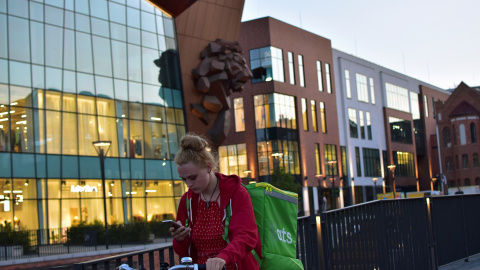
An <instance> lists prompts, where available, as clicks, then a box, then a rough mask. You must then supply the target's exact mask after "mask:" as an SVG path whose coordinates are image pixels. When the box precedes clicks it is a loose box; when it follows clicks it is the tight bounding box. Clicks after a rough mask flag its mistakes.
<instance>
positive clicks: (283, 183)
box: [271, 168, 302, 194]
mask: <svg viewBox="0 0 480 270" xmlns="http://www.w3.org/2000/svg"><path fill="white" fill-rule="evenodd" d="M271 179H272V182H271V184H272V185H274V186H275V187H277V188H279V189H282V190H286V191H291V192H295V193H297V194H299V193H300V191H301V188H302V186H301V185H300V184H299V183H297V182H296V181H295V177H294V176H293V175H292V174H291V173H290V172H288V173H286V172H285V168H279V169H276V170H274V171H273V174H272V178H271Z"/></svg>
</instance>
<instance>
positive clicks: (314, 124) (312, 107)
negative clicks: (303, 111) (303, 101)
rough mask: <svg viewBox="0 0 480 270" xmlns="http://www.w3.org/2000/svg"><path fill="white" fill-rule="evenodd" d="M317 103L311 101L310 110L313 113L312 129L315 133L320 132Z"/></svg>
mask: <svg viewBox="0 0 480 270" xmlns="http://www.w3.org/2000/svg"><path fill="white" fill-rule="evenodd" d="M316 103H317V102H316V101H315V100H310V110H311V111H312V128H313V131H314V132H318V124H317V123H318V119H317V104H316Z"/></svg>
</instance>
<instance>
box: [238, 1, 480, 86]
mask: <svg viewBox="0 0 480 270" xmlns="http://www.w3.org/2000/svg"><path fill="white" fill-rule="evenodd" d="M479 10H480V1H478V0H458V1H446V0H437V1H433V0H403V1H386V0H330V1H325V0H297V1H293V0H245V7H244V11H243V17H242V21H249V20H253V19H256V18H261V17H266V16H270V17H273V18H275V19H278V20H281V21H284V22H286V23H289V24H291V25H294V26H296V27H299V28H302V29H304V30H306V31H309V32H312V33H315V34H317V35H319V36H322V37H325V38H328V39H330V40H331V41H332V47H333V48H334V49H337V50H340V51H343V52H345V53H348V54H352V55H354V56H356V57H359V58H362V59H365V60H367V61H369V62H373V63H376V64H378V65H381V66H384V67H386V68H389V69H392V70H395V71H397V72H400V73H403V74H406V75H408V76H410V77H413V78H416V79H419V80H421V81H424V82H427V83H430V84H432V85H434V86H437V87H440V88H444V89H448V88H455V87H456V86H457V85H458V84H459V83H460V82H461V81H464V82H465V83H466V84H468V85H469V86H479V85H480V16H479V15H478V11H479Z"/></svg>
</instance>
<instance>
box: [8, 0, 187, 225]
mask: <svg viewBox="0 0 480 270" xmlns="http://www.w3.org/2000/svg"><path fill="white" fill-rule="evenodd" d="M177 49H178V48H177V38H176V30H175V23H174V20H173V19H172V18H171V17H170V16H168V15H166V14H165V13H162V12H161V11H160V10H159V9H156V8H154V6H152V5H151V4H150V3H148V2H146V1H140V0H129V1H124V0H116V1H105V0H94V1H93V0H91V1H87V0H84V1H83V0H82V1H79V0H77V1H74V0H67V1H34V0H32V1H27V0H11V1H0V222H1V223H3V224H5V222H11V223H12V224H14V226H15V228H24V229H43V228H60V227H69V226H71V225H74V224H78V223H80V222H87V223H89V222H92V221H94V220H99V221H101V222H103V221H104V213H103V205H104V204H103V192H104V189H106V194H107V197H106V208H107V219H108V222H109V223H110V224H111V223H114V222H116V223H123V222H128V221H130V220H154V219H161V218H163V217H165V215H174V214H175V212H176V205H177V200H178V199H179V198H180V196H181V195H182V194H183V192H184V191H185V189H184V184H183V182H182V181H178V180H174V179H179V178H178V176H176V167H175V166H174V165H173V164H174V163H173V161H172V160H173V158H174V155H175V153H176V151H177V149H178V141H179V138H180V137H181V136H182V135H183V134H184V133H185V132H186V131H185V130H186V127H185V115H184V108H183V106H184V105H183V94H182V87H181V85H182V84H181V79H180V68H179V60H178V52H177ZM94 141H111V147H110V149H109V151H108V153H107V158H106V160H105V176H106V185H102V181H101V171H100V162H99V157H98V155H97V152H96V150H95V148H94V146H93V145H92V143H93V142H94Z"/></svg>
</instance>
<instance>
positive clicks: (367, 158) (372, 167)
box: [362, 148, 382, 177]
mask: <svg viewBox="0 0 480 270" xmlns="http://www.w3.org/2000/svg"><path fill="white" fill-rule="evenodd" d="M362 150H363V169H364V173H365V176H371V177H374V176H382V171H381V167H380V151H378V149H371V148H363V149H362Z"/></svg>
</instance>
